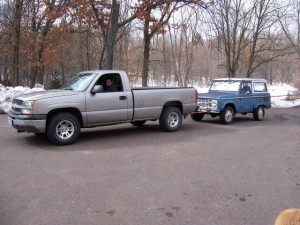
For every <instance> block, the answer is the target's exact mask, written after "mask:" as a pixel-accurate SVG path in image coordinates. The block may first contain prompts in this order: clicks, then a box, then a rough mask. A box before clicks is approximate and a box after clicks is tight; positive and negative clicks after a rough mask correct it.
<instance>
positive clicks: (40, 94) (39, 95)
mask: <svg viewBox="0 0 300 225" xmlns="http://www.w3.org/2000/svg"><path fill="white" fill-rule="evenodd" d="M70 95H78V92H76V91H70V90H62V89H55V90H49V91H37V92H32V93H28V94H23V95H19V96H17V97H16V99H20V100H23V101H27V100H39V99H45V98H54V97H62V96H70Z"/></svg>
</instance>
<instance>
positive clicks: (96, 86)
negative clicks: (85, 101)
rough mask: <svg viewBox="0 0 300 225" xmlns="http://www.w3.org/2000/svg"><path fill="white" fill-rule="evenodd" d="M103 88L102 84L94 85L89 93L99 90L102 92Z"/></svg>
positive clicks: (98, 91)
mask: <svg viewBox="0 0 300 225" xmlns="http://www.w3.org/2000/svg"><path fill="white" fill-rule="evenodd" d="M103 91H104V89H103V86H102V85H95V86H94V87H93V89H92V90H91V94H96V93H100V92H103Z"/></svg>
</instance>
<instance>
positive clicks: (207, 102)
mask: <svg viewBox="0 0 300 225" xmlns="http://www.w3.org/2000/svg"><path fill="white" fill-rule="evenodd" d="M198 105H199V107H200V108H211V107H212V102H211V99H205V98H200V99H199V100H198Z"/></svg>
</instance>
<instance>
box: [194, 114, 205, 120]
mask: <svg viewBox="0 0 300 225" xmlns="http://www.w3.org/2000/svg"><path fill="white" fill-rule="evenodd" d="M203 117H204V113H194V114H191V118H192V119H193V120H194V121H201V120H202V119H203Z"/></svg>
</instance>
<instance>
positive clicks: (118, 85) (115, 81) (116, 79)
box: [96, 73, 124, 92]
mask: <svg viewBox="0 0 300 225" xmlns="http://www.w3.org/2000/svg"><path fill="white" fill-rule="evenodd" d="M96 85H102V86H103V89H104V92H119V91H123V90H124V88H123V83H122V79H121V76H120V74H118V73H108V74H104V75H102V76H101V77H100V78H99V79H98V81H97V82H96Z"/></svg>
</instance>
